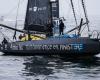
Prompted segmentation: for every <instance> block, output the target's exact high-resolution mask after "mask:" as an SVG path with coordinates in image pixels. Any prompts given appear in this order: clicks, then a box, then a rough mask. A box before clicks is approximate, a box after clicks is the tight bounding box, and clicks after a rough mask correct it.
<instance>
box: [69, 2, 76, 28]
mask: <svg viewBox="0 0 100 80" xmlns="http://www.w3.org/2000/svg"><path fill="white" fill-rule="evenodd" d="M70 1H71V6H72V10H73V14H74V18H75V22H76V26H77V25H78V24H77V19H76V13H75V9H74V4H73V1H72V0H70Z"/></svg>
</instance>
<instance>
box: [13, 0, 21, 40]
mask: <svg viewBox="0 0 100 80" xmlns="http://www.w3.org/2000/svg"><path fill="white" fill-rule="evenodd" d="M19 7H20V0H19V2H18V7H17V15H16V23H15V29H16V28H17V19H18V12H19ZM14 39H15V40H16V30H15V33H14V36H13V40H14Z"/></svg>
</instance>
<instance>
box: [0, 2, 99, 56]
mask: <svg viewBox="0 0 100 80" xmlns="http://www.w3.org/2000/svg"><path fill="white" fill-rule="evenodd" d="M70 1H71V5H72V10H73V13H74V18H75V21H76V14H75V10H74V5H73V0H70ZM81 2H82V6H83V10H84V15H85V19H86V22H85V23H83V18H82V19H81V20H80V25H79V26H76V27H75V28H73V29H71V30H69V31H68V32H66V33H64V34H63V35H56V36H54V35H53V34H52V33H51V31H50V30H48V26H47V24H48V22H49V21H50V22H51V24H52V25H54V23H56V24H57V25H58V26H59V20H60V18H59V0H28V4H27V11H26V18H25V25H24V30H19V29H16V28H12V27H9V26H7V25H4V24H0V26H2V27H5V28H8V29H11V30H14V31H15V32H16V31H18V32H21V33H23V34H25V35H26V34H27V36H25V37H24V38H22V39H21V40H20V41H15V42H7V41H5V43H3V44H1V45H0V51H1V52H3V53H4V54H12V55H20V54H21V55H66V56H76V57H77V56H82V57H83V56H94V55H96V54H99V53H100V39H99V38H98V35H97V38H91V37H90V35H88V37H82V36H81V28H82V26H83V25H87V27H88V31H90V30H89V20H88V18H87V13H86V8H85V5H84V0H81ZM74 30H77V33H75V34H74V35H73V36H72V37H71V36H69V35H68V33H70V32H72V31H74ZM87 34H88V33H87ZM41 35H42V36H41ZM44 35H45V36H44Z"/></svg>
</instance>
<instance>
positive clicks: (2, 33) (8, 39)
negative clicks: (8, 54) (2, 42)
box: [0, 30, 12, 42]
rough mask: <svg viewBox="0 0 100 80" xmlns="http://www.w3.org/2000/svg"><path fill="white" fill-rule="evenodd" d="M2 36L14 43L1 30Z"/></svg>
mask: <svg viewBox="0 0 100 80" xmlns="http://www.w3.org/2000/svg"><path fill="white" fill-rule="evenodd" d="M0 33H1V35H2V36H3V37H4V38H6V39H7V40H8V41H10V42H12V40H10V38H8V37H7V36H6V35H5V34H4V33H2V31H1V30H0Z"/></svg>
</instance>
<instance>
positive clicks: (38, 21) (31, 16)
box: [24, 0, 59, 32]
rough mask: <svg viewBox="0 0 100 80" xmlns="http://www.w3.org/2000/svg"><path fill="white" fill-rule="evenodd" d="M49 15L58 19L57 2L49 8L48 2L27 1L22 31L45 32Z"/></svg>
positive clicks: (46, 0)
mask: <svg viewBox="0 0 100 80" xmlns="http://www.w3.org/2000/svg"><path fill="white" fill-rule="evenodd" d="M51 9H52V10H51ZM51 11H52V12H51ZM51 14H52V17H57V18H59V1H58V0H57V1H56V3H53V4H52V8H51V7H50V0H28V5H27V12H26V19H25V27H24V29H25V30H33V31H39V32H45V31H46V29H47V27H46V24H47V23H48V20H50V19H51Z"/></svg>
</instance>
